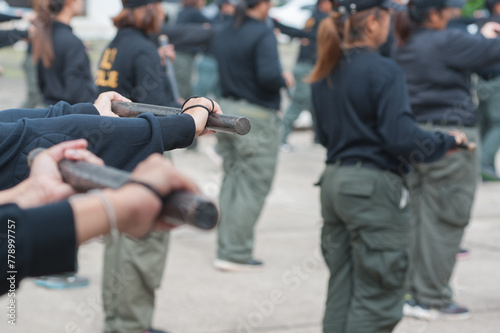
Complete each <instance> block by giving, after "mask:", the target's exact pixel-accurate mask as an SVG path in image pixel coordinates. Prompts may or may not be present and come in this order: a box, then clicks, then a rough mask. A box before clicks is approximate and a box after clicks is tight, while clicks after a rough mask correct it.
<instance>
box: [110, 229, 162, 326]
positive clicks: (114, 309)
mask: <svg viewBox="0 0 500 333" xmlns="http://www.w3.org/2000/svg"><path fill="white" fill-rule="evenodd" d="M168 238H169V233H168V232H154V233H152V234H151V235H150V236H148V237H147V238H146V239H141V240H137V239H133V238H130V237H128V236H126V235H120V236H119V238H118V240H116V241H114V242H111V241H108V243H107V244H106V249H105V252H104V270H103V281H102V301H103V306H104V312H105V314H106V318H105V332H106V333H140V332H144V331H146V330H148V329H149V328H151V322H152V319H153V312H154V305H155V290H156V289H158V288H159V286H160V282H161V279H162V276H163V270H164V268H165V261H166V257H167V249H168Z"/></svg>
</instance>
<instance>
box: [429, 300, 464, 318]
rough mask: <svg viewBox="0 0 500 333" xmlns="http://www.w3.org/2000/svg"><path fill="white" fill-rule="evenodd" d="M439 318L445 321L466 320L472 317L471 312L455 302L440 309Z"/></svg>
mask: <svg viewBox="0 0 500 333" xmlns="http://www.w3.org/2000/svg"><path fill="white" fill-rule="evenodd" d="M437 310H438V311H439V316H440V317H441V318H444V319H449V320H466V319H469V318H470V317H471V313H470V310H469V309H467V308H466V307H465V306H460V305H458V304H457V303H455V302H450V303H449V304H447V305H445V306H443V307H441V308H438V309H437Z"/></svg>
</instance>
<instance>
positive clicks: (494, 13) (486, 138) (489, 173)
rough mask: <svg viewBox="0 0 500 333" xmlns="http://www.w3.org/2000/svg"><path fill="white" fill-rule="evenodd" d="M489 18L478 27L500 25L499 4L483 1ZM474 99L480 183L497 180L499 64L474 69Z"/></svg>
mask: <svg viewBox="0 0 500 333" xmlns="http://www.w3.org/2000/svg"><path fill="white" fill-rule="evenodd" d="M486 9H488V12H489V13H490V15H489V17H487V18H482V19H479V20H478V22H477V25H478V28H479V29H482V27H483V26H484V25H485V24H486V23H488V22H497V23H500V1H499V0H486ZM476 73H477V74H478V75H479V78H478V82H477V87H476V88H477V89H476V93H477V97H478V99H479V117H480V119H481V121H480V124H481V126H480V129H481V176H482V178H483V181H500V177H499V175H498V173H497V169H496V167H495V157H496V155H497V152H498V149H499V148H500V64H499V65H495V66H490V67H486V68H482V69H480V70H477V71H476Z"/></svg>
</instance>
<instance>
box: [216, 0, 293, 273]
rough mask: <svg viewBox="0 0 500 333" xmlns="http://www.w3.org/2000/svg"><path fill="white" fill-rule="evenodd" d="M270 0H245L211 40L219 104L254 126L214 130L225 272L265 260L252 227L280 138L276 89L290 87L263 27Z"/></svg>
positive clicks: (269, 180) (220, 265) (255, 267)
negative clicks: (257, 252)
mask: <svg viewBox="0 0 500 333" xmlns="http://www.w3.org/2000/svg"><path fill="white" fill-rule="evenodd" d="M270 8H271V3H270V1H269V0H244V1H242V2H240V3H239V4H238V6H236V12H235V15H234V18H233V20H232V21H231V22H229V23H228V24H226V25H225V26H224V27H223V28H222V30H220V31H219V32H218V33H217V34H216V35H215V38H214V41H213V44H212V46H213V50H214V54H215V57H216V59H217V62H218V66H219V75H220V83H221V92H222V100H221V102H220V104H221V107H222V108H223V109H226V110H231V113H234V114H236V115H241V116H246V117H248V118H249V119H250V122H251V123H252V130H251V131H250V133H249V134H247V135H245V136H235V135H233V136H231V135H225V134H223V133H218V134H217V139H218V144H217V148H216V149H217V152H218V153H219V154H220V155H221V156H222V157H223V159H224V162H223V169H224V179H223V182H222V187H221V191H220V197H219V206H220V212H221V218H220V221H219V228H218V249H217V259H216V260H215V261H214V266H215V267H216V268H217V269H220V270H223V271H234V272H238V271H253V270H259V269H262V267H263V262H262V261H260V260H256V259H255V258H254V257H253V248H254V228H255V224H256V223H257V220H258V218H259V215H260V213H261V211H262V208H263V206H264V203H265V201H266V197H267V195H268V193H269V191H270V190H271V185H272V182H273V178H274V173H275V170H276V163H277V155H278V150H279V145H280V142H281V137H282V126H283V124H282V122H281V119H280V117H279V116H278V111H279V109H280V102H281V96H280V88H282V87H290V86H292V85H293V83H294V82H293V76H292V75H291V74H290V73H288V72H283V70H282V67H281V63H280V60H279V56H278V47H277V41H276V36H275V35H274V33H273V30H272V29H271V28H270V27H269V26H268V25H267V20H268V13H269V9H270Z"/></svg>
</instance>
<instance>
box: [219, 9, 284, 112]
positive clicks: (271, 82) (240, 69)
mask: <svg viewBox="0 0 500 333" xmlns="http://www.w3.org/2000/svg"><path fill="white" fill-rule="evenodd" d="M232 24H233V22H232V21H231V22H228V24H226V25H225V26H224V28H223V29H222V30H221V31H220V32H219V33H218V34H217V35H216V36H215V38H214V41H213V44H212V45H213V50H214V53H215V57H216V58H217V61H218V63H219V73H220V76H221V89H222V97H232V98H235V99H245V100H247V101H249V102H251V103H254V104H257V105H261V106H264V107H267V108H271V109H275V110H278V109H279V107H280V95H279V90H280V88H281V87H283V86H284V85H285V84H284V81H283V77H282V75H281V67H280V66H279V59H277V58H276V54H275V49H276V37H275V36H274V34H273V32H272V30H271V29H270V28H269V27H268V26H267V25H266V24H265V22H262V21H258V20H256V19H253V18H247V21H246V22H245V23H244V24H243V25H242V26H241V27H240V28H238V29H235V28H233V27H232ZM258 44H261V45H263V46H264V47H259V45H258ZM234 45H238V47H237V48H234V47H233V46H234ZM267 45H269V46H268V47H267ZM229 48H231V51H230V52H229ZM273 48H274V50H273ZM255 50H259V51H260V52H261V54H255V53H254V52H255Z"/></svg>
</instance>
